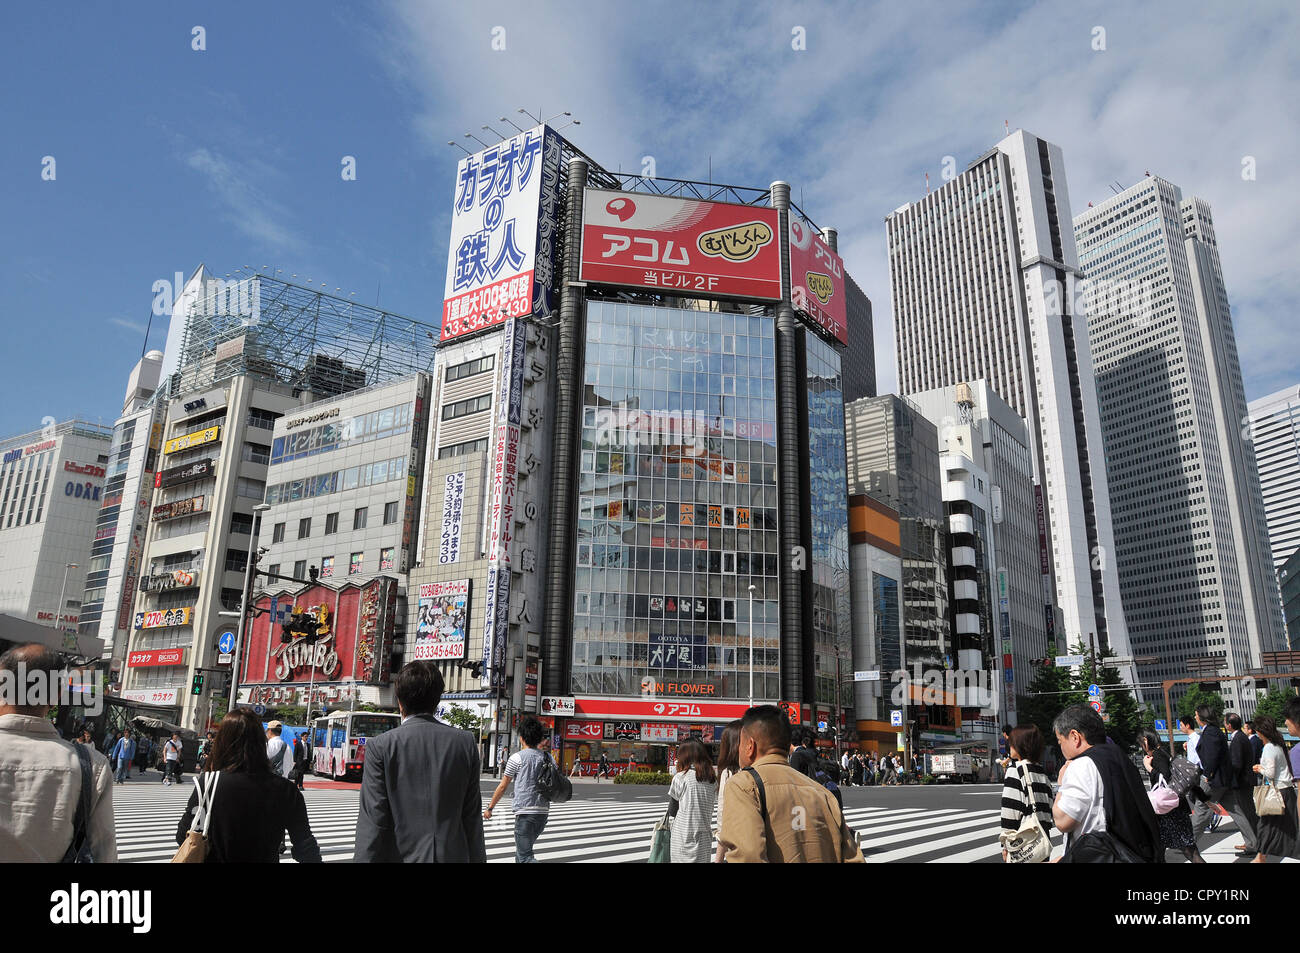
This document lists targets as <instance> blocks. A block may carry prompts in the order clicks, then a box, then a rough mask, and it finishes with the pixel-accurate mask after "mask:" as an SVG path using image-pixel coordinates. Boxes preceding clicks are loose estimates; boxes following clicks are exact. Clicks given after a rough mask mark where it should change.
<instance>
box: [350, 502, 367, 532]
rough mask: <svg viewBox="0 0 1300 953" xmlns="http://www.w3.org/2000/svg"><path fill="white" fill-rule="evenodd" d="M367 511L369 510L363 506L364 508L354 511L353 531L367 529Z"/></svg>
mask: <svg viewBox="0 0 1300 953" xmlns="http://www.w3.org/2000/svg"><path fill="white" fill-rule="evenodd" d="M366 509H367V508H366V507H364V506H363V507H360V508H359V509H356V510H354V511H353V512H352V528H353V529H365V528H366Z"/></svg>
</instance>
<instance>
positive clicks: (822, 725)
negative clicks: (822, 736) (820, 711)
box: [817, 721, 826, 731]
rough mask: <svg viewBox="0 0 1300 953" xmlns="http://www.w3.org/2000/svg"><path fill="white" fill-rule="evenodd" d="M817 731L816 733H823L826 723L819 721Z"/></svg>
mask: <svg viewBox="0 0 1300 953" xmlns="http://www.w3.org/2000/svg"><path fill="white" fill-rule="evenodd" d="M817 730H818V731H825V730H826V722H824V721H819V722H817Z"/></svg>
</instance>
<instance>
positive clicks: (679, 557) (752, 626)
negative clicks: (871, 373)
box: [412, 126, 869, 769]
mask: <svg viewBox="0 0 1300 953" xmlns="http://www.w3.org/2000/svg"><path fill="white" fill-rule="evenodd" d="M503 155H507V156H510V157H512V158H514V159H515V161H516V164H515V166H514V168H515V171H516V172H517V173H519V174H518V175H515V176H513V177H507V178H505V179H503V178H502V177H501V174H500V169H501V168H502V161H501V160H502V156H503ZM489 173H490V174H489ZM557 249H563V250H564V254H563V256H559V257H557V256H556V251H557ZM845 277H846V276H845V274H844V269H843V263H842V262H841V261H840V259H839V257H838V255H837V254H835V251H834V235H833V233H831V232H830V231H829V230H827V231H825V232H823V231H821V230H819V229H816V228H815V227H814V226H813V225H812V223H811V222H810V221H808V219H807V217H806V216H804V215H802V214H801V213H800V212H799V210H797V209H795V208H794V207H793V206H792V205H791V204H790V202H789V186H787V185H786V184H784V183H774V184H773V185H772V187H771V188H770V189H743V188H739V187H728V186H719V185H708V184H705V183H692V182H682V181H678V180H666V179H656V180H649V179H642V178H640V177H638V176H633V175H616V174H614V173H610V172H608V171H607V170H605V169H602V168H601V167H600V166H598V165H597V164H596V163H594V162H593V161H592V160H591V159H590V158H589V157H587V156H585V155H583V154H582V153H581V152H580V151H579V150H577V149H576V148H575V147H573V146H572V144H571V143H568V142H566V141H564V140H563V139H561V138H560V137H559V136H557V135H556V134H555V133H554V132H553V131H551V130H549V129H548V128H546V127H544V126H539V127H537V128H535V129H532V130H528V131H526V132H523V133H521V134H519V135H517V136H514V137H512V138H510V139H508V140H506V141H504V142H502V143H501V144H499V145H496V146H491V147H489V148H488V149H486V150H484V151H483V152H480V153H478V154H475V155H472V156H467V157H465V158H464V159H462V160H461V163H460V167H459V169H458V175H457V187H456V189H455V193H454V212H453V220H452V240H451V244H450V252H449V263H448V273H447V285H446V295H445V299H444V302H443V332H442V345H441V347H440V349H439V362H438V365H439V371H438V375H442V376H437V375H436V376H435V393H434V398H433V408H434V415H433V416H434V419H435V426H436V428H437V432H436V434H435V435H433V436H432V438H431V440H430V454H431V459H430V462H429V464H428V466H427V470H426V476H427V481H428V487H429V489H428V494H427V495H428V500H429V505H428V507H427V508H426V514H425V515H426V520H425V526H424V530H423V533H422V540H423V542H422V544H421V550H422V557H423V560H424V561H423V564H422V565H421V566H420V567H419V568H418V570H417V571H413V573H412V587H413V588H414V587H415V585H416V580H417V578H419V579H421V580H423V579H424V578H426V577H427V578H429V579H430V580H431V581H430V583H429V585H433V584H435V583H441V584H449V583H457V582H458V581H459V582H460V583H461V584H462V585H463V584H464V583H468V585H469V588H470V591H471V592H472V593H473V601H472V603H471V606H470V610H469V620H468V633H469V635H468V645H467V648H466V650H465V651H466V655H467V658H466V659H464V660H462V661H468V662H470V663H471V664H472V663H474V662H478V663H479V666H477V671H469V672H468V674H467V675H466V674H460V675H457V674H455V673H454V672H453V674H452V681H451V687H452V692H451V695H452V697H453V700H456V697H457V696H460V697H461V698H462V699H463V700H464V701H466V702H468V703H469V704H471V705H477V704H478V703H479V701H478V700H476V699H474V698H471V697H466V696H472V695H474V694H476V693H475V692H474V689H475V688H477V689H478V694H480V695H482V694H489V695H490V696H491V698H492V703H493V704H494V705H495V704H496V699H497V698H500V701H501V706H503V707H504V708H505V711H504V712H503V711H502V710H501V708H500V707H497V708H494V727H497V728H498V729H500V731H501V733H502V734H503V733H504V731H506V730H508V728H505V727H504V726H507V725H509V724H510V723H511V722H512V721H513V715H514V712H516V711H530V710H533V707H534V702H533V699H534V692H536V688H535V686H536V685H540V687H541V691H540V692H538V693H537V697H538V701H539V702H540V704H537V706H536V708H537V710H538V711H539V712H540V713H541V714H542V715H543V716H544V717H546V718H548V719H553V720H552V721H551V722H550V724H551V725H552V726H553V728H554V731H555V733H556V734H557V735H559V736H560V740H561V742H562V748H563V757H564V760H565V764H566V766H571V765H572V764H573V762H574V761H575V760H578V761H582V762H586V763H587V767H588V769H590V768H591V765H590V761H591V759H593V758H594V757H596V756H597V755H598V753H600V752H602V751H603V752H604V753H606V754H609V755H610V756H611V760H615V761H617V762H620V763H626V761H627V760H628V758H632V757H634V758H636V759H637V760H638V762H640V763H646V762H649V763H651V764H657V765H666V764H669V763H671V757H672V748H673V745H674V743H675V742H676V740H677V739H678V737H679V736H680V735H681V734H682V733H683V732H685V731H691V730H698V731H699V732H700V733H701V734H702V735H704V736H705V737H707V738H710V739H711V738H712V737H713V736H714V735H715V733H716V728H717V726H718V725H720V724H723V723H725V722H727V721H729V720H731V719H732V718H734V717H737V716H738V715H739V714H740V713H741V712H743V711H744V709H745V708H746V707H747V705H748V703H749V699H750V697H751V689H750V684H751V681H750V679H751V672H752V678H753V682H752V685H753V688H752V697H753V698H754V700H755V701H772V702H777V701H780V702H785V703H787V705H788V706H789V710H790V711H791V714H792V717H793V718H794V719H795V720H796V721H802V722H805V723H809V724H812V723H814V722H826V725H827V735H828V736H829V735H831V734H832V733H834V732H837V731H840V729H839V726H838V725H837V724H836V721H837V718H838V719H839V721H840V722H842V723H844V724H845V725H848V724H849V721H850V712H849V710H848V709H849V707H850V706H851V694H850V691H849V689H848V687H847V686H848V681H847V678H846V676H847V673H848V672H849V657H850V650H849V630H848V620H849V579H848V568H849V564H848V534H847V525H848V520H847V506H846V493H845V480H844V442H843V394H844V391H845V390H846V389H848V385H847V384H846V382H845V379H844V377H845V374H846V372H848V373H852V372H851V371H849V370H848V368H846V367H845V365H844V364H843V363H842V361H841V354H842V349H843V348H845V347H850V346H851V343H850V336H849V335H850V332H849V328H848V315H849V314H851V313H852V314H861V313H862V312H863V310H864V309H868V308H869V304H867V303H866V302H865V299H861V300H855V301H854V302H853V303H852V304H850V303H848V302H846V301H845V299H846V298H848V297H850V296H851V294H852V293H851V292H850V291H849V290H848V288H847V284H846V281H845ZM868 340H869V335H868ZM448 374H450V375H451V377H448V376H446V375H448ZM453 378H454V379H453ZM853 386H854V387H858V388H864V389H865V388H866V387H867V386H869V385H868V384H867V383H866V382H863V381H859V380H855V381H854V382H853ZM530 417H531V418H533V419H531V420H530ZM462 475H463V477H462ZM462 485H463V486H464V490H463V491H462V490H460V487H461V486H462ZM451 541H454V542H451ZM452 553H455V554H457V555H456V556H455V558H452V556H451V554H452ZM434 560H441V562H438V563H435V562H434ZM422 585H423V584H422ZM431 598H441V597H440V596H438V595H437V594H436V593H431ZM751 637H752V644H753V656H752V664H751V655H750V639H751ZM435 644H438V643H437V642H436V641H435ZM453 651H454V650H453ZM534 653H536V660H535V661H534ZM453 657H454V656H453ZM448 669H449V670H451V669H452V666H451V665H450V664H449V666H448ZM475 681H477V682H478V685H477V686H475V685H474V684H473V683H474V682H475ZM841 737H843V733H841ZM505 744H506V739H505V737H504V736H502V737H500V739H499V743H498V745H495V746H493V747H502V746H504V745H505Z"/></svg>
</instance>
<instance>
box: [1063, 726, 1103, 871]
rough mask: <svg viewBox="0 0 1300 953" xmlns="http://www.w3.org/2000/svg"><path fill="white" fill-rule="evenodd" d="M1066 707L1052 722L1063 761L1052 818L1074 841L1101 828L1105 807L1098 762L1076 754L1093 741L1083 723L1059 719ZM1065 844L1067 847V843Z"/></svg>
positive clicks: (1087, 747)
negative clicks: (1090, 739)
mask: <svg viewBox="0 0 1300 953" xmlns="http://www.w3.org/2000/svg"><path fill="white" fill-rule="evenodd" d="M1068 711H1069V709H1067V710H1066V712H1062V713H1061V716H1060V717H1058V718H1057V724H1056V725H1053V730H1054V731H1055V732H1056V740H1057V742H1058V743H1059V744H1060V746H1061V754H1062V755H1064V756H1065V759H1066V761H1065V764H1063V765H1062V766H1061V773H1060V774H1059V775H1058V776H1057V779H1056V783H1057V784H1058V785H1059V787H1058V788H1057V791H1056V800H1055V801H1054V802H1053V803H1052V821H1053V822H1054V823H1055V824H1056V829H1057V830H1059V831H1060V832H1061V833H1063V834H1068V835H1070V840H1071V841H1073V839H1074V838H1078V837H1082V836H1083V835H1084V834H1089V833H1091V832H1092V831H1104V830H1105V829H1106V811H1105V809H1104V808H1103V806H1102V791H1103V789H1102V783H1101V774H1100V772H1098V771H1097V765H1096V764H1095V763H1093V761H1092V760H1091V759H1090V758H1080V757H1079V755H1081V754H1082V753H1083V752H1085V751H1087V750H1088V749H1089V748H1091V747H1092V743H1091V742H1089V741H1088V739H1087V738H1086V737H1085V736H1084V727H1085V726H1082V725H1078V726H1076V725H1074V724H1073V723H1071V722H1065V721H1062V718H1064V716H1065V715H1066V713H1067V712H1068ZM1100 720H1101V719H1098V721H1100ZM1066 847H1067V849H1069V844H1068V843H1067V845H1066Z"/></svg>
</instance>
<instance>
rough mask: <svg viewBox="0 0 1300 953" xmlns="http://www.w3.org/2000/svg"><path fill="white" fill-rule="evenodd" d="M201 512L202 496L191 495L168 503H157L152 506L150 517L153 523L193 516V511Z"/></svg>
mask: <svg viewBox="0 0 1300 953" xmlns="http://www.w3.org/2000/svg"><path fill="white" fill-rule="evenodd" d="M202 512H203V497H201V496H192V497H190V498H189V499H185V500H173V501H172V502H170V503H159V504H158V505H157V506H155V507H154V508H153V515H152V516H151V517H150V519H152V520H153V521H154V522H155V523H157V522H159V521H160V520H174V519H177V518H179V517H182V516H193V515H194V514H195V513H202Z"/></svg>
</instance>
